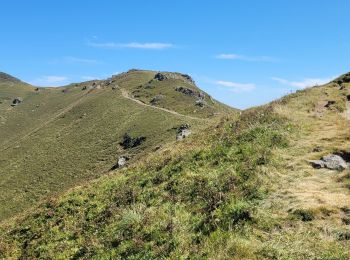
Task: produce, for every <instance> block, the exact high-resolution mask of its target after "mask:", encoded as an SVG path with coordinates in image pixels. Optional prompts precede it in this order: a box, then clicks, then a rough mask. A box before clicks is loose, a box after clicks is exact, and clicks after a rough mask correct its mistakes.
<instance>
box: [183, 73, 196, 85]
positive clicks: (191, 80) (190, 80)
mask: <svg viewBox="0 0 350 260" xmlns="http://www.w3.org/2000/svg"><path fill="white" fill-rule="evenodd" d="M181 76H182V77H184V78H185V79H186V80H187V81H188V82H189V83H191V84H192V85H194V84H195V82H194V80H193V79H192V78H191V76H189V75H187V74H181Z"/></svg>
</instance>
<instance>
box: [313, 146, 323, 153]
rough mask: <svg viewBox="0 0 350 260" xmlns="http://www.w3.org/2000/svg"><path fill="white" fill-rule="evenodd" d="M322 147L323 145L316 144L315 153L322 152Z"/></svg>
mask: <svg viewBox="0 0 350 260" xmlns="http://www.w3.org/2000/svg"><path fill="white" fill-rule="evenodd" d="M322 150H323V149H322V147H321V146H316V147H315V148H314V149H313V150H312V151H313V152H314V153H318V152H322Z"/></svg>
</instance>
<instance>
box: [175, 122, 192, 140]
mask: <svg viewBox="0 0 350 260" xmlns="http://www.w3.org/2000/svg"><path fill="white" fill-rule="evenodd" d="M190 127H191V126H190V125H189V124H183V125H181V126H180V127H179V129H178V132H177V134H176V140H177V141H181V140H183V139H185V138H186V137H188V136H189V135H190V134H191V130H190Z"/></svg>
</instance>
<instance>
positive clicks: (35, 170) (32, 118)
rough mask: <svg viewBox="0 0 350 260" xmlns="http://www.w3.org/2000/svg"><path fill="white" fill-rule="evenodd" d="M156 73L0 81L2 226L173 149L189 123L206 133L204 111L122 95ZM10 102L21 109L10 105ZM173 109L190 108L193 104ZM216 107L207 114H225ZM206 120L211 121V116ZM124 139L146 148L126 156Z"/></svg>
mask: <svg viewBox="0 0 350 260" xmlns="http://www.w3.org/2000/svg"><path fill="white" fill-rule="evenodd" d="M155 74H156V72H152V71H135V70H133V71H130V72H128V73H123V74H120V75H116V76H114V77H113V78H110V79H107V80H96V81H90V82H83V83H79V84H71V85H69V86H65V87H60V88H35V87H32V86H29V85H27V84H25V83H22V82H20V81H18V80H17V81H15V80H12V81H11V80H10V81H8V80H2V81H1V86H0V87H1V88H0V93H1V94H0V95H1V104H0V106H1V107H0V115H1V124H0V144H1V146H0V149H1V158H0V220H1V219H5V218H7V217H10V216H13V215H14V214H16V213H18V212H22V211H23V210H24V209H26V208H28V207H30V206H32V205H34V204H35V203H37V202H38V201H40V200H41V199H43V198H45V197H47V196H52V195H53V194H57V193H60V192H62V191H64V190H66V189H68V188H69V187H73V186H75V185H77V184H81V183H84V182H85V181H86V180H89V179H92V178H96V177H98V176H101V175H102V174H105V173H107V172H109V170H110V169H111V168H113V166H115V165H116V163H117V161H118V158H119V157H120V156H124V157H126V158H128V159H129V160H128V164H132V163H133V162H134V161H137V160H139V159H140V158H141V157H142V155H144V154H148V153H150V152H152V151H153V150H155V149H160V148H161V147H162V146H163V145H165V144H167V143H174V142H175V140H176V134H177V131H178V128H179V126H180V125H182V124H189V125H190V126H191V131H192V132H193V133H195V132H197V131H200V129H202V128H203V127H205V126H206V125H207V124H208V122H209V121H207V119H206V114H205V113H207V112H205V113H201V112H198V113H192V114H191V113H190V112H188V113H186V114H181V113H182V112H183V111H181V110H179V111H177V110H176V107H175V106H171V105H169V106H167V107H168V109H169V110H162V109H159V108H157V107H154V106H150V105H146V104H143V103H142V102H140V101H138V100H137V99H133V98H131V97H129V96H125V95H124V94H125V93H128V92H129V91H130V89H131V88H133V87H134V86H139V85H142V84H145V83H146V82H148V81H149V80H150V79H151V78H154V76H155ZM8 78H9V77H8ZM10 79H11V78H10ZM181 82H182V81H181V79H178V81H177V82H176V83H178V84H180V83H181ZM183 82H184V80H183ZM184 84H185V83H184ZM160 86H161V87H162V88H163V89H167V88H169V90H167V91H168V92H171V91H172V86H173V83H172V82H168V81H167V80H165V81H164V84H163V83H162V84H160ZM174 92H175V91H174ZM16 97H19V98H20V99H21V100H22V102H21V103H19V104H17V105H15V106H13V103H12V102H13V100H14V99H15V98H16ZM179 98H180V97H179ZM179 103H182V104H183V105H185V104H187V105H186V107H191V106H192V107H194V108H195V104H194V101H193V100H185V101H182V100H179ZM216 107H217V109H214V110H213V111H217V112H218V113H221V112H228V111H229V110H228V109H227V108H226V107H225V106H223V105H220V104H218V103H217V104H216ZM203 109H205V108H203ZM211 109H212V108H211ZM232 111H233V110H231V111H230V112H232ZM210 120H214V121H215V120H216V119H215V116H214V117H213V116H211V117H210ZM126 134H127V135H128V136H129V137H131V138H135V140H136V138H138V137H143V138H144V139H145V141H144V142H142V143H141V144H140V145H139V146H137V147H130V148H126V149H125V148H123V147H122V146H121V145H120V143H121V142H122V141H123V136H124V135H126Z"/></svg>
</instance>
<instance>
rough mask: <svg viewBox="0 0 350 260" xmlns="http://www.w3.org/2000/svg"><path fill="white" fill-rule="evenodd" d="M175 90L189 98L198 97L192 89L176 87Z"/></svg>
mask: <svg viewBox="0 0 350 260" xmlns="http://www.w3.org/2000/svg"><path fill="white" fill-rule="evenodd" d="M175 90H176V91H177V92H180V93H182V94H185V95H187V96H195V95H196V92H195V91H194V90H192V89H190V88H185V87H176V88H175Z"/></svg>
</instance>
